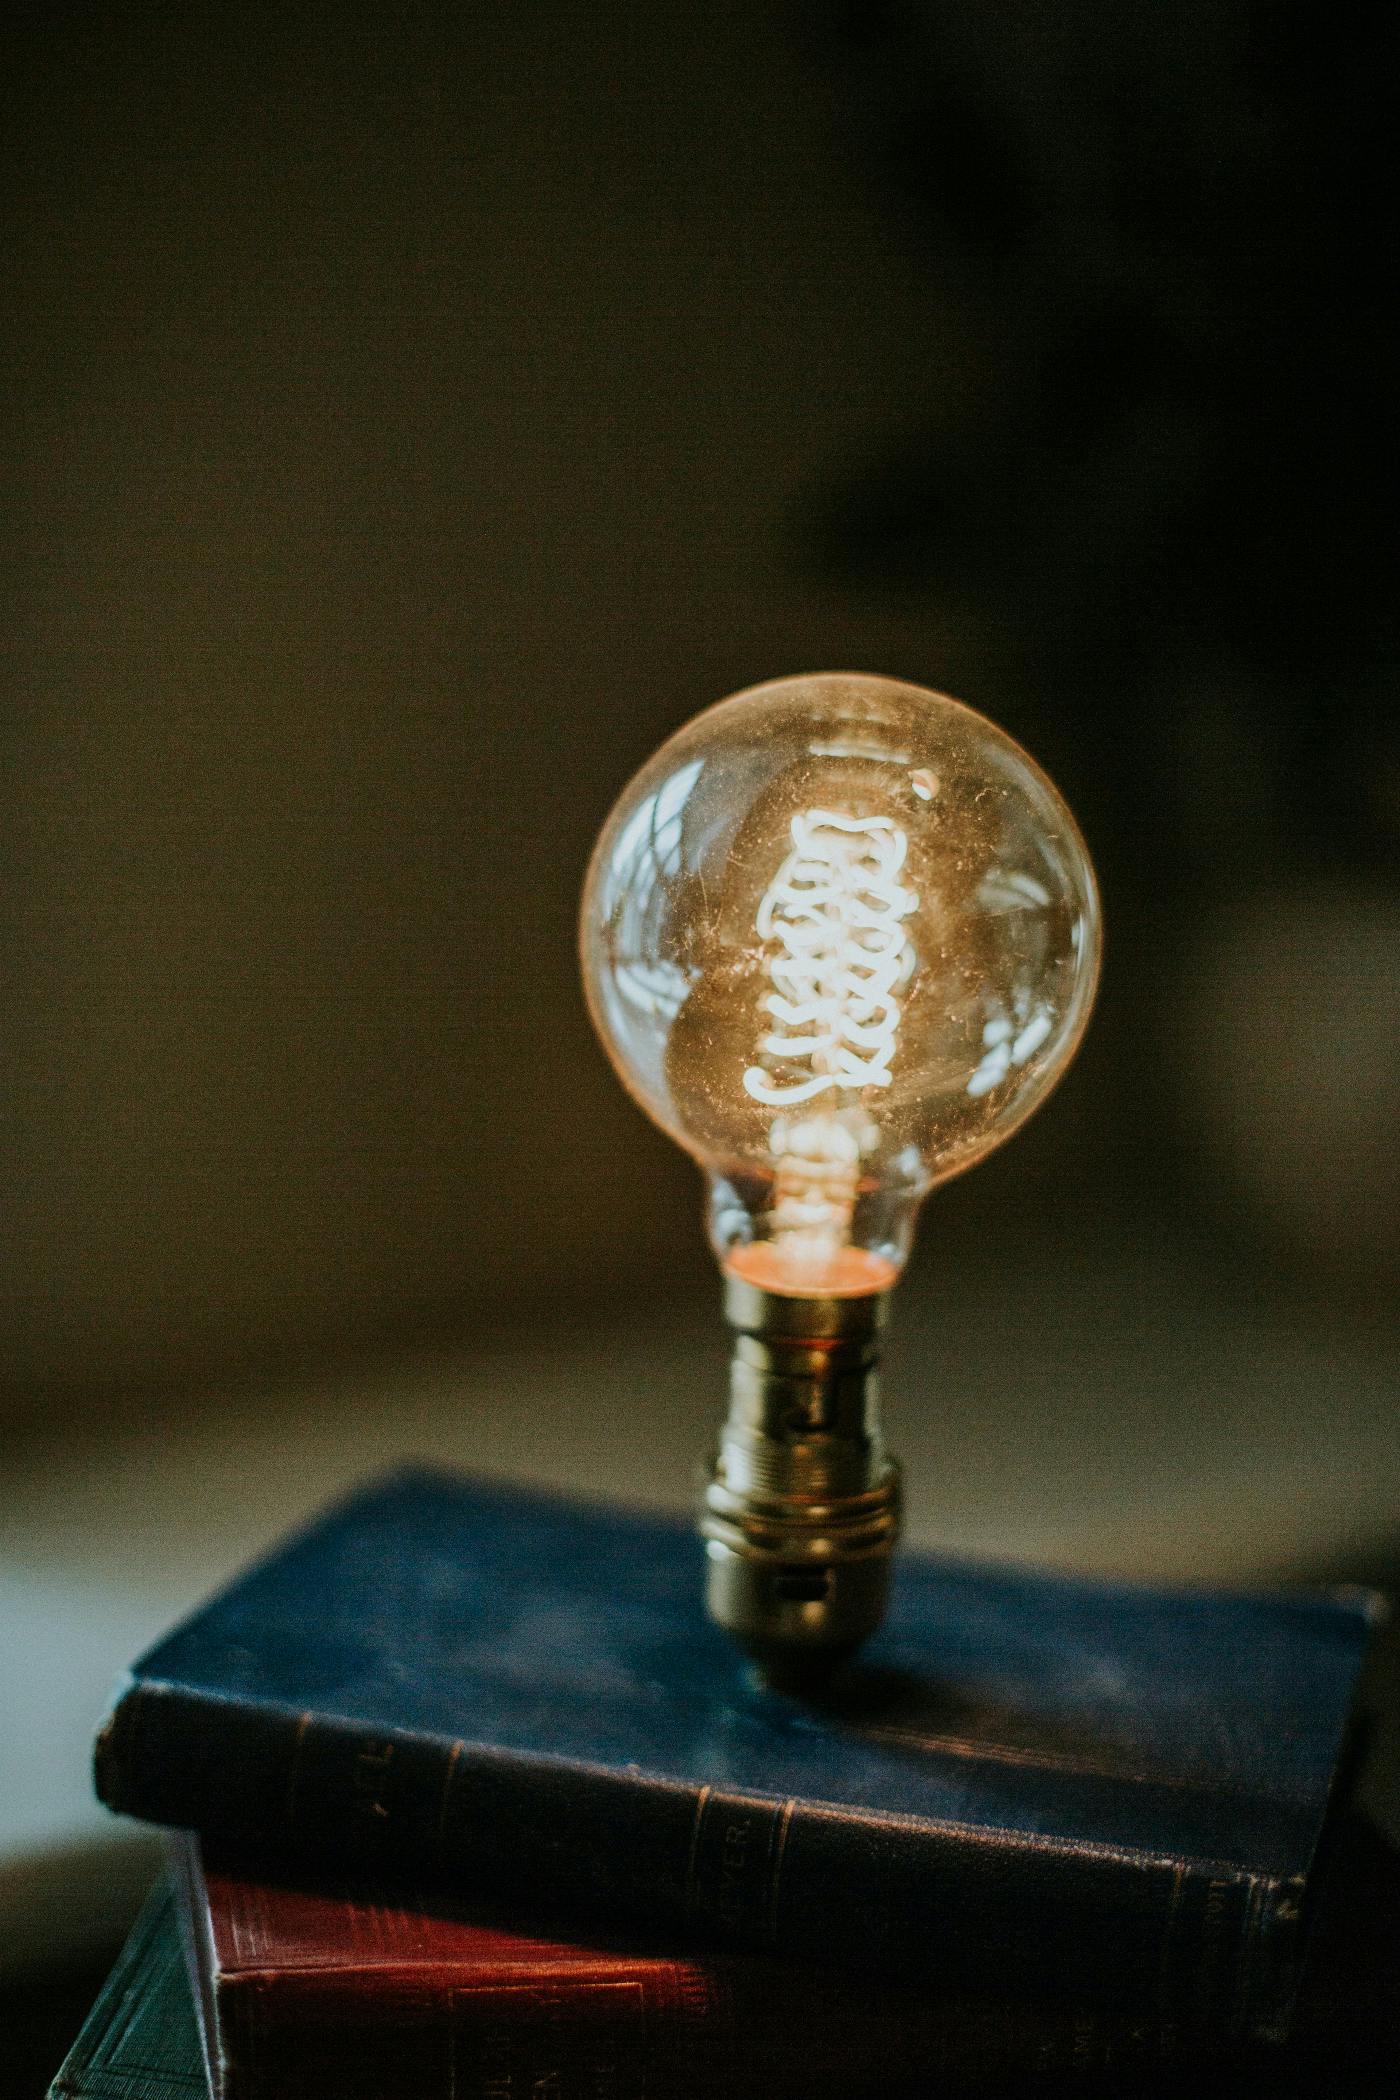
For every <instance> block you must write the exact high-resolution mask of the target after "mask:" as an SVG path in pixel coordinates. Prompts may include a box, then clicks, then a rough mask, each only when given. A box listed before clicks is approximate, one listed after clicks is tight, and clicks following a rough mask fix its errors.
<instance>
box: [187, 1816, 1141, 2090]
mask: <svg viewBox="0 0 1400 2100" xmlns="http://www.w3.org/2000/svg"><path fill="white" fill-rule="evenodd" d="M172 1843H173V1857H174V1866H175V1879H176V1883H177V1888H178V1890H179V1893H180V1895H181V1899H182V1901H181V1910H182V1913H183V1918H182V1923H183V1929H184V1933H185V1939H186V1949H187V1953H188V1955H189V1958H190V1962H191V1971H192V1977H193V1981H194V1986H195V1996H196V2003H197V2006H198V2009H199V2014H200V2021H201V2026H202V2028H203V2034H204V2044H205V2052H206V2058H207V2062H208V2066H209V2079H210V2086H211V2088H212V2090H213V2092H214V2094H215V2096H216V2100H314V2096H315V2095H317V2094H319V2093H325V2094H327V2095H334V2096H335V2100H749V2096H752V2100H760V2096H761V2100H787V2096H791V2100H798V2096H801V2100H813V2096H821V2095H831V2096H835V2095H838V2094H840V2095H850V2094H852V2093H858V2092H861V2091H869V2092H873V2091H877V2090H878V2091H880V2092H882V2093H887V2092H889V2091H891V2090H897V2089H899V2088H901V2087H909V2086H915V2085H917V2086H920V2087H923V2086H925V2085H926V2084H927V2082H928V2081H929V2080H930V2079H936V2080H937V2081H938V2082H939V2083H940V2084H943V2083H946V2082H947V2081H949V2080H955V2081H956V2082H957V2083H958V2084H959V2085H961V2086H964V2087H966V2086H968V2085H971V2086H974V2087H976V2086H979V2085H987V2086H991V2087H993V2088H996V2087H998V2086H999V2085H1001V2084H1003V2083H1004V2082H1005V2081H1006V2080H1007V2079H1008V2078H1014V2077H1017V2076H1025V2075H1027V2074H1030V2075H1034V2074H1036V2073H1044V2072H1059V2073H1071V2074H1073V2073H1081V2072H1087V2071H1094V2070H1104V2069H1108V2068H1111V2067H1123V2066H1127V2065H1129V2064H1132V2065H1141V2064H1143V2063H1145V2062H1152V2061H1160V2060H1161V2059H1162V2057H1163V2056H1164V2054H1166V2053H1168V2052H1169V2051H1170V2049H1171V2046H1172V2044H1173V2042H1174V2040H1175V2037H1174V2035H1173V2034H1172V2033H1171V2032H1170V2031H1168V2030H1166V2029H1163V2028H1162V2027H1161V2026H1151V2025H1149V2026H1145V2027H1125V2026H1123V2025H1122V2024H1115V2025H1112V2026H1110V2025H1109V2024H1107V2023H1106V2022H1105V2021H1104V2020H1103V2019H1102V2018H1101V2016H1099V2015H1098V2014H1097V2013H1095V2012H1093V2011H1091V2010H1086V2009H1085V2008H1082V2007H1077V2006H1073V2005H1066V2004H1064V2003H1051V2002H1045V2003H1041V2004H1036V2003H1034V2002H1032V2003H1029V2004H1024V2005H1021V2006H1019V2007H1014V2008H1013V2007H1009V2006H1008V2005H1007V2003H1006V2002H1005V2001H1003V2000H1000V1999H995V1998H982V1997H969V1996H966V1995H961V1994H952V1993H950V1994H948V1995H947V1996H946V1997H940V1996H939V1995H938V1994H936V1993H934V1992H930V1991H929V1990H927V1989H926V1988H922V1987H921V1988H918V1989H912V1988H909V1989H907V1988H903V1987H898V1988H897V1987H889V1988H886V1987H884V1986H882V1985H880V1984H879V1983H876V1982H872V1980H871V1979H870V1978H869V1976H868V1975H861V1974H860V1973H856V1974H855V1975H847V1974H844V1973H843V1972H842V1971H841V1970H840V1969H821V1968H816V1967H813V1966H810V1965H805V1964H798V1963H793V1962H787V1961H778V1960H767V1959H756V1958H744V1957H733V1956H727V1955H720V1956H714V1955H708V1954H706V1955H703V1956H698V1957H684V1956H674V1955H669V1954H659V1953H643V1952H635V1951H628V1950H626V1949H620V1948H618V1947H611V1946H607V1945H596V1946H594V1945H576V1944H569V1943H566V1942H563V1941H555V1940H546V1939H539V1938H532V1937H527V1936H525V1935H524V1934H522V1933H518V1932H513V1931H506V1930H502V1929H500V1928H498V1927H497V1926H495V1925H488V1924H484V1923H481V1922H477V1921H474V1920H472V1919H471V1918H470V1917H468V1916H467V1915H466V1914H465V1913H463V1912H454V1911H453V1910H451V1909H449V1908H444V1907H441V1906H440V1905H438V1904H437V1903H436V1902H434V1905H433V1907H431V1908H424V1909H412V1908H407V1907H403V1906H401V1905H399V1904H395V1903H392V1902H389V1903H386V1902H375V1901H372V1900H370V1899H369V1898H368V1897H366V1896H350V1895H346V1894H344V1893H337V1892H334V1891H332V1890H330V1889H327V1888H323V1889H321V1890H320V1891H316V1890H310V1889H304V1888H295V1887H292V1886H290V1885H284V1884H282V1883H280V1882H277V1881H253V1880H249V1879H246V1878H244V1877H243V1876H242V1875H241V1874H239V1873H236V1872H233V1871H230V1870H227V1869H226V1868H225V1867H223V1866H222V1865H221V1864H220V1863H218V1862H217V1861H216V1860H214V1859H213V1858H210V1859H209V1860H208V1861H207V1862H206V1861H205V1859H204V1858H203V1856H202V1854H201V1851H200V1846H199V1843H198V1840H196V1839H194V1838H189V1837H184V1836H181V1837H179V1838H177V1839H174V1840H173V1841H172Z"/></svg>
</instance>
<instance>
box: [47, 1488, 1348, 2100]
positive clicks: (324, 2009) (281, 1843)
mask: <svg viewBox="0 0 1400 2100" xmlns="http://www.w3.org/2000/svg"><path fill="white" fill-rule="evenodd" d="M698 1550H699V1549H698V1548H697V1546H696V1544H695V1542H694V1539H693V1536H692V1534H691V1532H690V1529H689V1527H688V1526H687V1525H686V1524H684V1523H682V1522H680V1521H678V1520H670V1519H663V1518H657V1517H655V1516H644V1515H639V1514H636V1513H631V1512H626V1511H621V1510H616V1509H609V1508H604V1507H597V1506H585V1505H580V1504H575V1503H572V1502H569V1501H566V1500H563V1499H560V1498H557V1497H553V1496H546V1495H543V1494H537V1493H533V1492H527V1491H523V1490H519V1489H511V1488H506V1487H503V1486H501V1485H499V1484H489V1483H485V1482H481V1481H471V1480H463V1479H459V1478H456V1477H453V1476H448V1475H443V1474H439V1473H431V1472H422V1471H412V1472H404V1473H400V1474H396V1475H394V1476H392V1477H391V1478H389V1479H388V1480H386V1481H382V1482H379V1483H377V1484H375V1485H373V1486H372V1487H370V1488H369V1489H368V1490H366V1491H364V1492H363V1493H361V1494H359V1495H357V1496H356V1497H354V1498H353V1499H351V1500H349V1501H348V1502H345V1503H343V1504H341V1505H339V1506H337V1507H336V1508H334V1509H332V1510H331V1511H330V1512H329V1513H328V1514H327V1515H326V1516H324V1517H323V1518H322V1519H321V1520H320V1521H319V1522H318V1523H316V1524H315V1525H313V1526H312V1527H311V1528H310V1529H309V1530H307V1531H306V1532H304V1533H302V1534H301V1535H299V1536H298V1537H297V1538H295V1539H293V1540H292V1541H291V1542H290V1543H289V1544H287V1545H285V1546H284V1547H282V1548H281V1549H280V1550H279V1551H277V1552H275V1553H274V1554H273V1555H272V1556H271V1557H270V1558H268V1559H267V1560H265V1561H263V1562H261V1563H260V1564H258V1565H257V1566H255V1567H254V1568H253V1569H251V1570H250V1571H249V1572H248V1573H247V1574H246V1575H244V1576H243V1577H242V1578H240V1579H239V1580H238V1581H237V1582H236V1583H234V1584H233V1586H232V1587H231V1588H229V1589H228V1590H226V1591H225V1592H223V1593H222V1594H221V1595H220V1596H218V1597H216V1598H215V1599H214V1600H213V1601H212V1602H211V1603H210V1604H208V1605H207V1606H205V1607H204V1608H203V1609H202V1610H201V1611H200V1612H198V1613H197V1614H196V1615H195V1616H194V1617H192V1618H191V1619H189V1620H188V1621H186V1622H185V1623H184V1624H183V1625H182V1626H180V1627H178V1628H177V1629H176V1630H175V1631H174V1632H173V1633H172V1634H170V1635H169V1636H168V1637H167V1639H166V1640H164V1641H163V1642H162V1643H161V1644H160V1645H159V1646H158V1647H157V1648H155V1649H154V1650H153V1651H152V1652H151V1653H150V1654H149V1655H147V1656H146V1657H145V1658H144V1659H143V1660H142V1661H141V1662H140V1663H138V1664H137V1665H136V1667H135V1668H134V1670H133V1671H132V1672H131V1673H130V1675H129V1677H128V1678H127V1679H126V1680H124V1682H123V1684H122V1685H121V1686H120V1687H119V1688H118V1693H117V1697H116V1699H115V1702H114V1704H113V1708H112V1711H111V1713H110V1715H109V1717H108V1719H107V1722H106V1723H105V1725H104V1728H103V1730H102V1733H101V1736H100V1738H99V1741H98V1747H97V1761H96V1773H97V1786H98V1791H99V1793H100V1795H101V1797H102V1798H103V1800H104V1801H106V1802H107V1804H108V1805H109V1806H110V1807H111V1808H113V1809H116V1810H118V1811H121V1812H124V1813H127V1814H131V1815H137V1816H141V1817H144V1818H146V1819H148V1820H153V1821H155V1822H158V1823H161V1824H164V1825H166V1826H167V1827H168V1828H169V1829H170V1831H171V1832H172V1836H171V1840H170V1864H169V1870H168V1874H167V1876H166V1878H165V1880H164V1882H163V1883H162V1885H161V1887H160V1888H159V1889H158V1890H157V1891H156V1892H155V1893H154V1894H153V1896H152V1899H151V1902H150V1904H149V1905H148V1907H147V1910H146V1912H145V1913H144V1914H143V1917H142V1919H141V1920H140V1922H139V1924H138V1926H137V1928H136V1931H135V1933H134V1934H133V1936H132V1939H131V1941H130V1942H129V1944H128V1946H127V1948H126V1950H125V1952H124V1953H123V1956H122V1958H121V1961H120V1962H119V1964H118V1967H117V1969H116V1971H115V1972H114V1974H113V1976H112V1978H111V1979H110V1981H109V1983H108V1985H107V1987H106V1989H105V1991H104V1992H103V1994H102V1997H101V1998H100V2000H99V2002H98V2004H97V2005H96V2006H95V2007H94V2009H93V2012H92V2015H91V2017H90V2019H89V2021H88V2023H87V2025H86V2027H85V2028H84V2031H83V2034H82V2035H81V2036H80V2038H79V2040H78V2042H77V2044H76V2045H75V2047H74V2049H73V2051H72V2052H71V2054H70V2056H69V2059H68V2061H67V2063H66V2064H65V2065H64V2066H63V2068H62V2070H61V2071H60V2072H59V2074H58V2077H57V2079H56V2080H55V2082H54V2085H53V2088H52V2092H53V2094H54V2095H55V2096H58V2095H62V2096H65V2100H77V2096H84V2100H96V2096H98V2095H101V2096H103V2100H122V2096H126V2095H130V2096H132V2100H135V2096H138V2095H140V2096H143V2100H153V2096H156V2095H163V2094H176V2093H179V2094H193V2095H205V2094H212V2095H213V2096H214V2100H294V2096H295V2100H312V2096H314V2095H317V2094H320V2093H325V2094H328V2095H335V2096H337V2100H358V2096H363V2100H468V2096H473V2100H574V2096H578V2100H631V2096H633V2095H636V2096H641V2095H643V2094H645V2095H648V2096H652V2100H658V2096H666V2095H672V2096H675V2100H684V2096H690V2095H696V2096H707V2095H714V2096H716V2100H718V2096H720V2095H731V2094H738V2095H748V2094H752V2095H753V2096H754V2100H757V2096H759V2095H760V2094H761V2095H762V2096H763V2100H784V2096H786V2095H792V2096H796V2095H798V2094H802V2095H818V2096H819V2095H822V2094H828V2093H829V2094H832V2095H835V2094H838V2093H840V2094H857V2093H860V2092H862V2091H870V2092H873V2091H875V2090H876V2089H879V2090H880V2091H881V2092H884V2093H888V2092H890V2091H892V2090H894V2091H898V2090H903V2089H908V2090H911V2091H913V2090H921V2089H929V2090H931V2089H933V2088H934V2087H935V2086H936V2087H937V2089H938V2090H940V2091H941V2092H946V2093H956V2092H958V2091H960V2090H968V2091H975V2090H976V2089H977V2088H979V2087H981V2088H983V2089H986V2088H989V2087H990V2088H991V2089H993V2090H998V2089H1005V2088H1006V2087H1007V2086H1009V2085H1013V2084H1026V2083H1033V2082H1034V2081H1036V2080H1039V2079H1044V2078H1058V2079H1059V2080H1060V2081H1061V2082H1062V2083H1063V2081H1064V2079H1065V2078H1066V2077H1068V2078H1070V2079H1071V2080H1073V2079H1081V2080H1082V2079H1085V2078H1088V2077H1090V2076H1093V2075H1095V2074H1106V2075H1110V2076H1112V2075H1117V2076H1120V2077H1130V2078H1132V2077H1138V2076H1150V2075H1151V2074H1152V2072H1153V2070H1154V2067H1155V2069H1156V2070H1158V2071H1159V2072H1164V2073H1167V2074H1172V2073H1173V2072H1174V2071H1179V2070H1180V2069H1181V2067H1183V2066H1190V2067H1191V2070H1192V2073H1193V2075H1196V2074H1198V2073H1200V2072H1201V2071H1202V2070H1203V2069H1204V2067H1206V2066H1207V2065H1210V2066H1212V2067H1215V2068H1219V2067H1223V2066H1224V2065H1226V2064H1230V2063H1233V2064H1240V2063H1244V2062H1246V2061H1256V2060H1257V2061H1260V2062H1265V2063H1272V2064H1274V2065H1277V2064H1278V2063H1279V2062H1281V2061H1283V2060H1284V2058H1285V2057H1286V2049H1285V2047H1284V2045H1285V2044H1286V2043H1287V2039H1288V2037H1289V2034H1290V2030H1291V2029H1292V2028H1293V2026H1294V2022H1295V2014H1296V2009H1297V2005H1298V2000H1299V1992H1300V1982H1301V1979H1302V1977H1303V1973H1304V1966H1305V1959H1306V1956H1307V1952H1308V1944H1309V1936H1310V1928H1311V1923H1312V1914H1313V1911H1314V1908H1315V1902H1316V1893H1317V1889H1318V1887H1319V1886H1320V1884H1321V1882H1322V1878H1323V1868H1324V1866H1325V1860H1326V1853H1327V1849H1328V1845H1329V1843H1330V1842H1331V1839H1330V1836H1329V1833H1330V1832H1331V1831H1332V1829H1333V1828H1334V1826H1335V1824H1336V1820H1337V1814H1338V1810H1339V1807H1340V1806H1341V1805H1342V1803H1343V1801H1344V1796H1345V1784H1346V1780H1345V1762H1346V1752H1347V1745H1348V1740H1349V1722H1350V1719H1351V1716H1352V1714H1353V1709H1354V1702H1355V1696H1356V1689H1357V1681H1358V1674H1359V1671H1360V1667H1361V1663H1362V1659H1363V1655H1364V1652H1365V1649H1366V1646H1367V1641H1368V1636H1369V1633H1370V1629H1371V1626H1372V1624H1373V1621H1374V1618H1375V1615H1376V1600H1375V1599H1374V1598H1373V1597H1372V1596H1370V1595H1367V1594H1362V1593H1357V1592H1348V1593H1339V1594H1318V1595H1301V1594H1298V1595H1280V1596H1245V1595H1223V1594H1215V1593H1204V1592H1184V1591H1174V1592H1162V1591H1156V1590H1148V1589H1143V1588H1133V1587H1126V1586H1121V1585H1111V1584H1105V1583H1095V1582H1088V1581H1083V1580H1078V1579H1071V1578H1068V1577H1064V1576H1057V1575H1051V1574H1046V1573H1044V1572H1036V1571H1031V1570H1028V1569H1023V1568H1009V1569H1007V1568H1001V1569H997V1568H989V1567H983V1566H973V1565H967V1564H963V1563H959V1562H954V1561H949V1560H946V1559H942V1558H938V1557H934V1556H915V1555H910V1556H908V1557H907V1558H906V1559H905V1560H904V1562H903V1563H902V1565H901V1568H900V1571H899V1578H898V1582H897V1585H896V1596H895V1599H894V1602H893V1605H892V1608H891V1612H890V1617H889V1620H888V1622H887V1624H886V1626H885V1628H884V1629H883V1631H882V1633H881V1635H880V1636H879V1638H878V1640H876V1641H875V1642H872V1643H871V1645H870V1648H869V1650H868V1651H867V1653H866V1654H865V1655H864V1656H863V1657H862V1659H861V1660H860V1662H859V1663H858V1664H857V1665H853V1666H851V1667H849V1668H848V1669H847V1671H846V1672H845V1673H844V1674H843V1675H842V1676H841V1677H840V1678H839V1679H835V1680H833V1681H832V1683H831V1685H830V1686H829V1688H828V1689H827V1690H826V1691H825V1692H824V1693H822V1694H821V1695H820V1696H813V1697H810V1698H806V1699H802V1698H797V1697H793V1696H790V1695H788V1694H785V1693H782V1692H779V1691H777V1690H774V1689H772V1688H771V1687H767V1686H765V1685H763V1684H762V1683H761V1682H759V1681H757V1680H756V1679H754V1678H753V1677H752V1676H751V1675H750V1674H749V1673H748V1672H747V1671H746V1670H745V1667H744V1665H743V1663H742V1660H741V1658H739V1657H738V1656H737V1655H736V1654H735V1652H734V1650H733V1649H732V1648H731V1647H730V1645H729V1644H728V1642H727V1641H726V1639H725V1637H724V1636H723V1635H721V1634H719V1633H718V1632H716V1631H715V1630H713V1629H712V1628H710V1627H709V1626H708V1625H707V1624H706V1622H705V1620H704V1617H703V1614H702V1611H701V1607H700V1603H699V1596H700V1588H701V1584H700V1580H699V1570H698V1568H697V1564H696V1559H697V1553H698Z"/></svg>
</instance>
